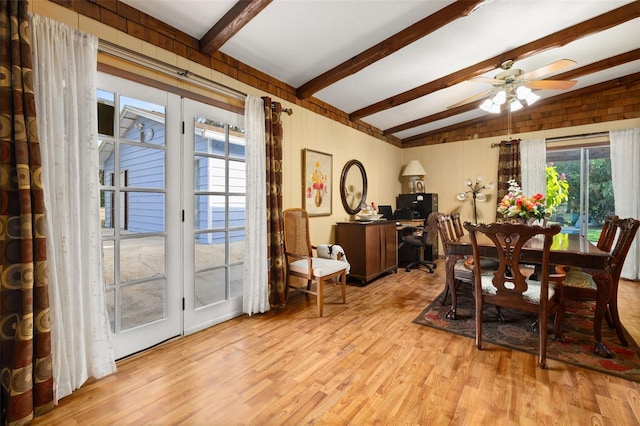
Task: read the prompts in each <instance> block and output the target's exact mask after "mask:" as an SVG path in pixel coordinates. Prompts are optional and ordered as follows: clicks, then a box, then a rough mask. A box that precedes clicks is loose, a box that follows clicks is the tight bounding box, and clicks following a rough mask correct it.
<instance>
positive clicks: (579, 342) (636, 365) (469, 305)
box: [413, 286, 640, 382]
mask: <svg viewBox="0 0 640 426" xmlns="http://www.w3.org/2000/svg"><path fill="white" fill-rule="evenodd" d="M467 289H469V287H468V286H467V288H466V289H464V290H463V289H462V288H461V290H462V291H460V292H459V293H458V310H457V314H458V318H459V319H457V320H455V321H454V320H448V319H446V314H447V311H448V310H449V309H450V307H451V305H450V303H447V304H445V305H444V306H443V305H442V304H441V303H440V301H441V300H442V295H440V296H438V297H437V298H436V300H434V301H433V302H431V304H430V305H429V306H427V307H426V308H425V309H424V310H423V311H422V313H421V314H420V315H419V316H418V317H417V318H416V319H415V320H413V322H414V323H416V324H420V325H426V326H428V327H433V328H437V329H439V330H444V331H448V332H450V333H455V334H459V335H461V336H466V337H470V338H472V339H475V320H474V310H475V308H474V301H473V295H472V294H471V291H470V290H467ZM465 290H466V291H465ZM566 307H567V310H566V313H565V315H564V318H563V320H562V333H563V335H564V338H565V339H564V340H565V341H564V342H560V341H556V340H555V338H554V334H553V324H550V327H549V333H548V338H549V340H548V343H547V358H549V359H554V360H557V361H562V362H566V363H568V364H573V365H576V366H580V367H584V368H588V369H591V370H595V371H599V372H602V373H605V374H609V375H612V376H617V377H621V378H623V379H627V380H632V381H636V382H640V348H639V347H638V345H637V343H636V342H635V341H634V340H633V338H632V337H631V336H630V335H629V333H628V332H627V331H626V330H625V334H626V336H627V339H628V340H629V346H628V347H624V346H622V345H621V344H620V342H619V340H618V337H617V335H616V332H615V330H613V329H610V328H609V327H608V326H607V324H606V321H603V326H602V340H603V342H604V343H605V344H606V345H607V347H608V348H609V350H610V351H611V352H613V354H614V355H613V358H611V359H605V358H602V357H600V356H598V355H596V354H594V353H593V320H592V319H593V311H594V308H595V303H594V302H583V301H567V303H566ZM484 309H485V311H484V313H483V318H484V323H483V326H482V341H483V342H488V343H493V344H496V345H500V346H504V347H507V348H511V349H516V350H519V351H523V352H528V353H531V354H536V355H537V354H538V334H537V332H536V331H534V330H532V329H531V328H530V325H531V324H532V323H533V322H534V321H535V315H532V314H529V313H526V312H520V311H515V310H509V309H503V312H504V314H505V317H506V322H499V321H498V320H497V319H496V314H495V312H496V310H495V307H493V306H490V305H485V307H484ZM552 319H553V317H552V318H551V320H552ZM472 344H473V343H472Z"/></svg>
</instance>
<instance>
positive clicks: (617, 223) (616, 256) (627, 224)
mask: <svg viewBox="0 0 640 426" xmlns="http://www.w3.org/2000/svg"><path fill="white" fill-rule="evenodd" d="M610 227H611V228H617V232H613V234H614V235H615V234H617V239H616V242H615V246H614V247H613V250H612V251H611V257H610V258H609V262H608V264H607V266H606V268H607V269H608V271H609V273H611V277H612V279H613V281H614V283H617V282H618V280H619V279H620V274H621V273H622V267H623V266H624V261H625V259H626V258H627V254H628V253H629V249H630V248H631V244H632V243H633V240H634V238H635V236H636V233H637V232H638V227H640V221H638V220H637V219H634V218H631V217H628V218H626V219H620V218H618V217H617V216H616V218H615V219H613V220H612V221H611V225H610ZM603 231H604V230H603Z"/></svg>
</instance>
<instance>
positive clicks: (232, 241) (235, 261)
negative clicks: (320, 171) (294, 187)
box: [183, 99, 246, 334]
mask: <svg viewBox="0 0 640 426" xmlns="http://www.w3.org/2000/svg"><path fill="white" fill-rule="evenodd" d="M183 120H184V146H183V156H184V157H183V158H184V160H183V173H184V175H183V180H184V188H185V191H184V200H183V204H184V206H185V216H184V217H185V218H184V230H185V232H184V242H183V245H184V265H185V268H184V276H183V279H184V297H185V311H184V324H185V325H184V331H185V334H188V333H192V332H195V331H198V330H200V329H202V328H206V327H208V326H210V325H213V324H216V323H219V322H222V321H225V320H227V319H230V318H233V317H235V316H238V315H240V314H242V269H243V261H244V253H243V251H244V235H245V234H244V232H245V191H246V177H245V176H246V175H245V136H244V129H243V126H244V118H243V116H242V115H239V114H236V113H232V112H229V111H225V110H222V109H220V108H216V107H213V106H210V105H205V104H202V103H198V102H195V101H191V100H188V99H185V100H184V104H183Z"/></svg>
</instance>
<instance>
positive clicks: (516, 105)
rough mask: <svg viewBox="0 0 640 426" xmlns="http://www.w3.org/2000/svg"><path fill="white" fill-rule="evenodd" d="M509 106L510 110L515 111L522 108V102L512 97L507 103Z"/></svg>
mask: <svg viewBox="0 0 640 426" xmlns="http://www.w3.org/2000/svg"><path fill="white" fill-rule="evenodd" d="M509 108H510V109H511V112H516V111H519V110H521V109H522V104H521V103H520V101H519V100H517V99H514V100H513V101H512V102H511V103H510V104H509Z"/></svg>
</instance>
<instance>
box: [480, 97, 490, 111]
mask: <svg viewBox="0 0 640 426" xmlns="http://www.w3.org/2000/svg"><path fill="white" fill-rule="evenodd" d="M492 105H493V101H492V100H491V99H485V101H484V102H483V103H481V104H480V109H481V110H483V111H487V112H489V111H490V110H491V106H492Z"/></svg>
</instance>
